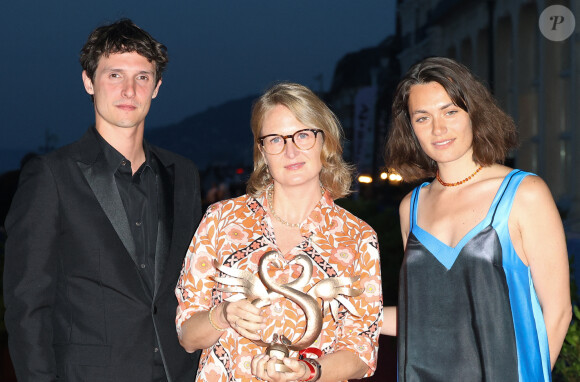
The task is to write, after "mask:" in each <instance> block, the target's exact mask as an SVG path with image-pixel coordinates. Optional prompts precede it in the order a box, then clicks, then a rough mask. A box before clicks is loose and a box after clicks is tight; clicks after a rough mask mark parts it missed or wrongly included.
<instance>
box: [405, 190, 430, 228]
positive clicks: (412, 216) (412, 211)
mask: <svg viewBox="0 0 580 382" xmlns="http://www.w3.org/2000/svg"><path fill="white" fill-rule="evenodd" d="M428 184H429V182H425V183H423V184H421V185H420V186H417V187H415V189H413V193H412V194H411V205H410V208H409V232H412V231H413V227H414V226H415V222H416V221H417V205H418V204H419V192H420V191H421V189H422V188H423V187H425V186H426V185H428Z"/></svg>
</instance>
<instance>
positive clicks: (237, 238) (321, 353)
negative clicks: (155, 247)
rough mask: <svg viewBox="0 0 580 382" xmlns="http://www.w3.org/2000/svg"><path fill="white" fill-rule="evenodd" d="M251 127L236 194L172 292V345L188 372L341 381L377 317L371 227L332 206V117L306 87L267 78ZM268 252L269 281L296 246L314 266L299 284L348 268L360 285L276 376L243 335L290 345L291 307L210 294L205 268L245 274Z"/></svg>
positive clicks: (335, 186) (337, 156)
mask: <svg viewBox="0 0 580 382" xmlns="http://www.w3.org/2000/svg"><path fill="white" fill-rule="evenodd" d="M251 125H252V132H253V134H254V138H255V139H254V172H253V173H252V175H251V177H250V180H249V183H248V188H247V189H248V194H247V195H244V196H241V197H239V198H235V199H231V200H226V201H223V202H219V203H216V204H214V205H212V206H210V208H209V209H208V211H207V213H206V215H205V217H204V218H203V220H202V222H201V224H200V226H199V228H198V230H197V232H196V234H195V236H194V238H193V240H192V243H191V246H190V250H189V251H188V253H187V256H186V259H185V263H184V267H183V270H182V275H181V277H180V280H179V283H178V285H177V289H176V294H177V297H178V300H179V309H178V314H177V328H178V332H179V336H180V341H181V344H182V345H183V347H184V348H185V349H186V350H187V351H190V352H193V351H195V350H197V349H203V353H202V356H201V360H200V365H199V371H198V376H197V380H199V381H211V382H215V381H250V380H255V379H256V378H258V379H261V380H264V381H297V380H300V381H316V380H320V381H343V380H347V379H354V378H362V377H365V376H369V375H372V374H373V372H374V370H375V368H376V362H377V347H378V334H379V329H380V326H381V323H382V294H381V275H380V264H379V251H378V247H377V237H376V235H375V232H374V231H373V230H372V228H371V227H370V226H368V225H367V224H366V223H365V222H363V221H361V220H360V219H358V218H356V217H355V216H353V215H352V214H350V213H349V212H347V211H346V210H344V209H343V208H341V207H339V206H338V205H336V204H335V203H334V199H337V198H341V197H343V196H345V195H347V194H348V193H349V189H350V184H351V168H350V167H349V166H348V165H347V164H346V163H345V162H344V161H343V159H342V157H341V154H342V149H341V144H340V138H341V129H340V125H339V123H338V121H337V119H336V117H335V116H334V114H333V113H332V112H331V111H330V110H329V109H328V107H327V106H326V105H325V104H324V103H323V102H322V101H321V100H320V99H319V98H318V97H317V96H316V95H315V94H314V93H313V92H312V91H310V90H309V89H307V88H305V87H304V86H301V85H298V84H292V83H281V84H278V85H275V86H274V87H272V88H271V89H269V90H268V91H267V92H266V93H265V94H264V95H263V96H262V97H261V98H260V99H259V100H258V101H257V102H256V103H255V105H254V108H253V112H252V122H251ZM272 250H274V251H277V252H278V253H279V255H280V256H279V259H280V261H281V264H282V267H281V268H280V269H271V273H272V277H273V278H275V279H276V282H277V283H279V284H285V283H288V282H291V281H292V280H295V279H296V278H297V277H298V276H299V275H300V274H301V271H302V269H303V268H302V267H301V266H300V265H298V264H296V263H294V261H293V260H294V259H295V258H296V256H297V255H300V254H306V255H307V256H308V258H309V260H310V261H311V262H312V264H313V268H314V269H313V272H312V278H311V279H310V280H309V281H308V284H307V285H305V286H304V287H303V288H302V291H303V292H308V291H310V290H311V288H312V287H313V286H314V285H315V284H316V283H318V282H320V281H322V280H327V279H330V278H332V277H350V276H354V275H357V276H360V280H359V281H355V282H354V285H353V287H355V288H358V289H362V290H364V292H363V293H362V294H361V295H359V296H357V297H348V301H349V302H350V304H352V306H351V308H346V307H345V305H343V304H340V305H339V304H337V303H335V304H336V305H335V307H337V308H338V310H337V315H336V317H334V316H333V315H332V314H330V313H329V314H326V315H324V317H323V324H322V331H321V333H320V335H319V337H318V338H317V339H316V341H315V342H314V344H313V345H312V346H311V349H309V350H308V352H307V353H306V354H305V356H306V358H305V359H303V360H300V359H299V355H298V353H297V352H296V351H291V353H290V355H289V357H285V358H284V359H283V362H284V364H285V365H286V366H287V367H288V368H289V370H290V371H288V372H278V371H276V368H275V362H276V359H273V358H270V357H269V356H268V355H266V354H264V353H265V349H264V347H262V346H258V345H256V344H255V343H254V342H253V341H257V340H265V341H267V342H270V341H271V340H272V338H273V335H274V334H276V335H283V336H285V337H287V338H288V339H289V340H290V341H295V340H296V339H297V338H298V337H300V335H301V333H302V332H303V330H304V326H305V324H306V322H305V318H304V314H303V313H302V310H301V309H300V307H299V306H298V305H296V304H295V303H293V302H292V301H290V300H288V299H286V298H275V299H273V301H272V302H271V304H270V305H268V306H266V307H263V308H261V309H259V308H257V307H256V306H254V305H252V304H251V302H250V301H248V300H247V299H245V298H241V299H239V300H237V301H233V302H228V301H225V299H226V298H228V297H230V296H231V294H230V293H225V292H223V291H221V290H220V288H219V285H218V284H216V282H215V280H214V278H213V277H214V276H216V275H218V272H217V271H216V270H215V269H214V267H212V265H211V264H212V263H214V262H215V263H216V264H218V266H219V267H220V268H221V269H226V268H225V267H227V268H234V269H236V270H239V271H249V272H250V273H252V274H254V275H255V274H256V273H257V269H258V262H259V260H260V258H261V257H262V256H263V255H264V254H265V253H267V252H269V251H272ZM242 297H243V296H242ZM331 304H333V303H332V302H331ZM350 304H349V305H350ZM314 354H316V355H317V356H318V357H316V356H315V355H314Z"/></svg>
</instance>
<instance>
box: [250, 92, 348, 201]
mask: <svg viewBox="0 0 580 382" xmlns="http://www.w3.org/2000/svg"><path fill="white" fill-rule="evenodd" d="M277 105H283V106H286V107H287V108H288V109H289V110H290V111H291V112H292V114H294V116H295V117H296V119H297V120H298V121H300V122H301V123H302V124H304V125H306V126H308V127H310V128H316V129H321V130H322V131H323V134H322V136H323V137H324V142H323V144H322V151H321V153H320V160H321V162H322V170H321V171H320V182H321V183H322V186H323V187H324V188H325V189H326V190H327V191H329V192H330V195H331V196H332V198H333V199H339V198H342V197H344V196H347V195H348V194H350V192H351V190H350V186H351V183H352V173H353V166H351V165H349V164H347V163H346V162H345V161H344V160H343V159H342V145H341V141H342V139H343V131H342V127H341V125H340V122H339V120H338V118H337V117H336V115H334V113H333V112H332V111H331V110H330V109H329V108H328V106H326V104H325V103H324V102H323V101H322V100H321V99H320V98H318V96H317V95H316V94H314V93H313V92H312V91H311V90H310V89H308V88H307V87H305V86H302V85H299V84H296V83H291V82H281V83H278V84H276V85H274V86H272V87H271V88H269V89H268V90H267V91H266V92H265V93H264V94H263V95H262V96H261V97H260V98H258V100H257V101H256V102H255V103H254V106H253V108H252V119H251V127H252V133H253V134H254V171H253V172H252V175H250V179H249V180H248V185H247V189H246V190H247V193H248V194H250V195H253V196H258V195H260V194H261V193H262V192H264V190H265V189H266V187H268V186H269V185H270V184H271V183H272V181H273V179H272V176H271V175H270V172H269V171H268V166H267V165H266V162H265V161H264V158H263V156H262V153H261V152H260V147H259V142H258V138H259V137H260V136H261V134H262V126H263V122H264V117H265V116H266V113H267V112H268V111H270V110H271V109H272V108H274V107H275V106H277Z"/></svg>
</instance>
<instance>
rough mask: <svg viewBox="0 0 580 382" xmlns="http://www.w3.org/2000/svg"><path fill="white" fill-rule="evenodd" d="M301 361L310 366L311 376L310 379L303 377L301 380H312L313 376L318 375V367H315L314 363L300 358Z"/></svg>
mask: <svg viewBox="0 0 580 382" xmlns="http://www.w3.org/2000/svg"><path fill="white" fill-rule="evenodd" d="M300 361H302V362H304V363H305V364H306V366H308V369H309V370H310V376H309V377H308V379H301V381H305V382H306V381H311V380H312V378H314V377H315V376H316V369H315V368H314V365H312V364H311V363H310V362H308V361H305V360H304V359H300Z"/></svg>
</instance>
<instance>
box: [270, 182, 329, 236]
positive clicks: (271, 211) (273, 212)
mask: <svg viewBox="0 0 580 382" xmlns="http://www.w3.org/2000/svg"><path fill="white" fill-rule="evenodd" d="M273 190H274V184H273V183H272V184H271V185H270V186H269V187H268V189H267V190H266V197H267V198H268V207H269V209H270V213H271V214H272V216H273V217H274V218H275V219H276V220H278V221H279V222H280V223H282V224H284V225H285V226H287V227H292V228H300V225H301V224H300V223H288V222H287V221H286V220H284V219H282V218H281V217H280V216H278V215H277V214H276V211H275V210H274V197H273V196H272V194H273V192H272V191H273ZM321 192H322V195H324V188H321Z"/></svg>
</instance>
